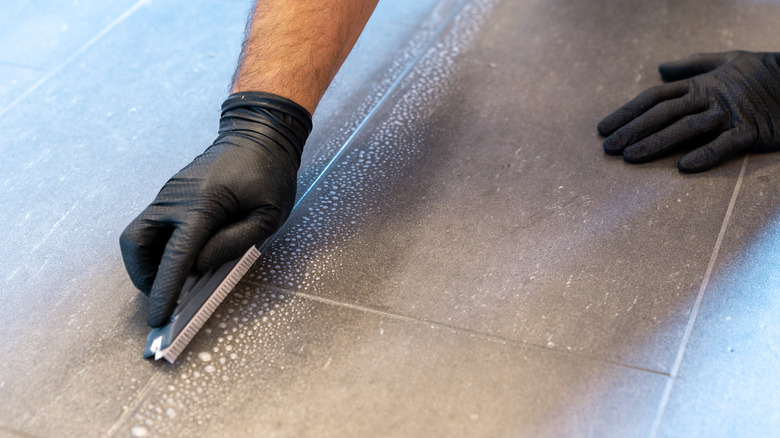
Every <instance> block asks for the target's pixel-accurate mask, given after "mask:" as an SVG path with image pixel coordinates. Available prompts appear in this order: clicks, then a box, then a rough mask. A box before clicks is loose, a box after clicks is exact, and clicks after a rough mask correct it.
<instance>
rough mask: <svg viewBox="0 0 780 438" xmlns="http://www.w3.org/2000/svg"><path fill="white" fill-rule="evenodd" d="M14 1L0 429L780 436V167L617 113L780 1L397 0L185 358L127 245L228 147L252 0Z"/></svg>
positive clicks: (4, 42) (6, 71)
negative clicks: (266, 241)
mask: <svg viewBox="0 0 780 438" xmlns="http://www.w3.org/2000/svg"><path fill="white" fill-rule="evenodd" d="M7 3H8V5H5V4H4V12H3V13H2V14H1V15H0V132H2V133H3V135H2V136H0V154H2V157H3V159H2V160H0V181H2V183H1V184H0V185H1V186H2V192H0V196H2V203H3V206H4V209H3V211H4V213H3V214H2V215H1V216H0V242H1V243H0V284H2V289H1V290H0V339H3V341H4V345H3V346H4V353H3V354H2V356H0V436H10V437H16V436H22V437H24V436H34V437H60V436H79V437H81V436H278V437H286V436H289V437H301V436H311V437H345V436H349V437H367V436H371V437H374V436H377V437H379V436H388V437H409V436H420V437H423V436H424V437H436V436H441V437H454V436H469V437H524V436H528V437H577V436H597V437H602V436H603V437H634V436H636V437H656V436H658V437H660V436H663V437H667V436H668V437H678V436H679V437H691V436H701V437H713V436H723V437H733V436H751V437H753V436H755V437H773V436H780V397H779V396H778V394H780V383H778V382H780V380H778V379H777V377H776V376H777V375H778V374H780V322H779V321H780V294H778V289H779V287H778V286H777V284H778V280H779V279H780V268H778V266H779V265H778V260H780V257H779V256H778V255H779V254H780V238H778V236H780V226H779V225H778V219H777V218H778V214H777V211H778V207H780V176H778V174H779V172H778V170H780V163H779V162H778V161H779V160H778V156H776V155H772V154H765V155H751V156H748V157H740V158H738V159H734V160H732V161H730V162H728V163H727V164H725V165H724V166H722V167H719V168H717V169H715V170H713V171H711V172H708V173H705V174H700V175H693V176H691V175H681V174H679V173H678V172H677V170H676V169H675V167H674V162H675V159H676V157H669V158H666V159H662V160H659V161H657V162H654V163H651V164H647V165H642V166H630V165H626V164H624V163H623V162H622V160H620V159H615V158H614V157H608V156H605V155H603V154H602V153H601V149H600V140H599V138H598V136H597V135H596V133H595V125H596V123H597V122H598V120H599V119H600V118H601V117H602V116H604V115H606V114H607V113H609V112H610V111H611V110H612V109H614V108H615V107H617V106H618V105H620V104H622V103H623V102H625V101H626V99H628V98H630V97H632V96H633V95H635V94H636V93H638V92H640V91H642V90H643V89H645V88H647V87H649V86H652V85H655V84H657V83H659V79H658V77H657V73H656V70H655V69H656V65H657V64H658V63H660V62H663V61H666V60H670V59H675V58H679V57H683V56H686V55H687V54H689V53H692V52H700V51H721V50H730V49H735V48H742V49H748V50H778V49H780V34H779V33H778V32H776V31H775V29H776V25H777V23H778V22H780V3H778V2H776V1H748V0H713V1H709V2H698V1H693V0H690V1H679V0H652V1H627V0H625V1H618V0H592V1H576V0H416V1H412V0H408V1H407V0H404V1H401V0H393V1H391V0H381V1H380V6H379V8H378V10H377V12H376V13H375V15H374V16H373V17H372V19H371V21H370V23H369V25H368V27H367V29H366V31H365V32H364V34H363V36H362V38H361V40H360V41H359V43H358V46H357V47H356V49H355V50H354V51H353V53H352V54H351V56H350V58H349V59H348V61H347V63H346V64H345V65H344V67H343V68H342V70H341V71H340V72H339V75H338V76H337V78H336V80H335V81H334V83H333V85H332V87H331V89H330V90H329V91H328V93H327V94H326V96H325V99H324V100H323V102H322V103H321V105H320V107H319V109H318V112H317V113H316V114H315V131H314V132H313V133H312V136H311V137H310V140H309V142H308V144H307V148H306V151H305V156H304V163H303V167H302V169H301V172H300V174H299V183H300V184H299V185H300V187H299V196H298V197H299V204H298V206H297V207H296V210H295V211H294V212H293V215H292V216H291V218H290V219H289V220H288V222H287V223H286V224H285V226H284V227H283V229H282V230H280V232H279V233H278V234H277V235H276V236H275V238H274V240H273V242H272V244H271V245H270V247H269V249H268V250H267V252H266V253H265V254H264V256H263V258H262V259H261V261H259V262H258V263H257V264H256V266H255V267H254V268H253V270H252V271H251V272H250V273H249V274H248V275H247V276H246V277H245V279H244V281H243V282H242V283H241V284H240V285H239V287H238V288H237V290H236V291H234V293H233V294H232V295H231V296H230V297H229V298H228V299H227V300H226V301H225V303H223V305H222V306H221V307H220V309H219V310H218V312H217V314H215V315H214V317H213V318H212V319H211V320H210V321H209V322H208V323H207V325H206V326H205V327H204V329H203V330H202V331H201V333H199V334H198V336H197V337H196V338H195V339H194V341H193V342H192V344H191V345H190V346H189V347H188V349H187V350H186V352H185V353H184V355H183V356H182V357H181V358H180V359H179V360H178V361H177V362H176V364H174V365H169V364H167V363H152V362H148V361H145V360H143V359H142V358H141V351H142V349H143V342H144V340H145V337H146V334H147V328H146V327H145V323H144V321H145V306H146V302H145V298H144V297H143V296H141V295H140V294H139V293H137V292H136V291H135V290H134V289H133V287H132V285H131V284H130V282H129V279H128V278H127V276H126V274H125V272H124V269H123V266H122V262H121V258H120V255H119V251H118V244H117V239H118V236H119V233H120V232H121V231H122V229H123V228H124V226H125V225H126V224H127V223H128V222H129V221H130V219H132V218H133V217H134V216H135V215H136V214H137V213H138V212H139V211H140V210H141V209H142V208H143V207H144V206H145V205H146V204H147V203H148V202H149V201H150V200H151V199H152V198H153V197H154V194H155V193H156V191H157V190H158V189H159V187H160V186H161V185H162V184H163V183H164V182H165V180H166V179H167V178H168V177H169V176H170V175H171V174H173V173H174V172H175V171H176V170H178V169H179V168H180V167H182V166H183V165H184V164H186V163H187V162H189V161H190V160H191V159H192V157H193V156H195V155H196V154H197V153H199V152H200V151H201V150H202V149H203V148H205V147H206V146H207V145H208V144H210V142H211V141H212V139H213V137H214V135H215V131H216V124H217V117H218V111H219V105H220V103H221V101H222V99H223V98H224V97H225V96H226V94H227V83H228V81H229V78H230V76H231V74H232V69H233V66H234V63H235V59H236V56H237V52H238V48H239V44H240V39H241V36H242V33H243V28H244V18H245V16H246V13H247V9H248V6H249V4H248V3H247V1H227V0H225V1H216V0H214V1H210V0H195V1H184V0H142V1H137V2H136V1H132V0H129V1H115V2H99V1H83V0H80V1H79V2H69V3H67V4H66V3H63V2H54V1H45V2H37V3H35V4H32V2H29V1H23V0H11V1H10V2H7Z"/></svg>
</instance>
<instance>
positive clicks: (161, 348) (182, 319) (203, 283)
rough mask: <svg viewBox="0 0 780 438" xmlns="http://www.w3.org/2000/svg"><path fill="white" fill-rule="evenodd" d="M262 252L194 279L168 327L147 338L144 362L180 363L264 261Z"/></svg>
mask: <svg viewBox="0 0 780 438" xmlns="http://www.w3.org/2000/svg"><path fill="white" fill-rule="evenodd" d="M260 253H261V250H260V249H259V248H257V247H256V246H254V245H253V246H252V247H251V248H249V251H247V252H246V253H245V254H244V255H243V257H241V258H240V259H238V260H233V261H232V262H228V263H225V264H224V265H222V266H220V267H219V268H217V269H215V270H213V271H211V272H208V273H206V274H204V275H190V276H189V278H187V281H186V282H185V283H184V287H183V288H182V292H181V295H180V297H179V302H178V304H177V305H176V309H174V311H173V315H171V319H170V320H169V321H168V324H166V325H164V326H162V327H158V328H154V329H152V331H151V333H149V336H148V337H147V338H146V349H145V350H144V358H145V359H148V358H151V357H154V360H159V359H160V358H164V359H165V360H167V361H168V362H170V363H173V361H175V360H176V358H177V357H179V354H181V352H182V351H184V348H185V347H186V346H187V344H189V343H190V341H191V340H192V338H193V337H194V336H195V334H196V333H197V332H198V330H200V329H201V327H203V324H205V323H206V320H208V319H209V317H210V316H211V314H212V313H214V311H215V310H217V306H219V304H220V303H221V302H222V300H224V299H225V297H227V295H228V294H229V293H230V292H231V291H232V290H233V288H234V287H235V286H236V284H238V282H239V280H241V278H242V277H243V276H244V274H246V273H247V271H249V268H251V267H252V265H253V264H254V263H255V261H256V260H257V259H258V258H259V257H260Z"/></svg>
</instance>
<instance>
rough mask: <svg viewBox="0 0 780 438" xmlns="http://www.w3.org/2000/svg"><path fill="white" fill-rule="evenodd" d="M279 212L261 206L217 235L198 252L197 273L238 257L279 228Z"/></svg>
mask: <svg viewBox="0 0 780 438" xmlns="http://www.w3.org/2000/svg"><path fill="white" fill-rule="evenodd" d="M279 216H280V213H279V212H276V211H273V210H271V211H269V210H267V209H258V210H255V211H253V212H252V213H250V214H249V215H247V217H245V218H243V219H242V220H240V221H238V222H235V223H233V224H230V225H229V226H227V227H225V228H222V229H221V230H219V231H218V232H217V233H216V234H214V235H213V236H212V237H211V238H210V239H209V240H208V242H206V245H205V246H204V247H203V250H202V251H201V252H200V254H199V255H198V261H197V265H196V266H197V269H198V272H208V271H210V270H212V269H216V268H218V267H219V266H220V265H222V264H223V263H226V262H229V261H231V260H235V259H237V258H239V257H241V256H242V255H244V253H245V252H246V250H247V249H248V248H249V247H250V246H251V245H255V244H260V243H262V242H264V241H265V240H266V239H267V238H268V237H270V236H271V235H272V234H273V233H275V232H276V230H277V229H278V228H279V225H280V223H279V222H280V221H279V220H278V218H279Z"/></svg>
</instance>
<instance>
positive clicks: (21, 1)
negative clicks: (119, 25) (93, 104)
mask: <svg viewBox="0 0 780 438" xmlns="http://www.w3.org/2000/svg"><path fill="white" fill-rule="evenodd" d="M138 2H139V0H120V1H110V2H106V1H100V0H79V1H72V2H62V1H57V0H46V1H31V0H7V1H4V2H3V12H2V14H0V62H9V63H14V64H19V65H25V66H28V67H34V68H37V69H40V70H47V71H48V70H52V69H54V68H56V67H58V66H59V65H60V64H62V63H63V62H64V61H65V60H67V59H68V58H69V57H70V56H71V55H72V54H74V53H75V52H76V51H78V50H79V49H81V48H82V47H83V46H84V45H85V44H88V43H89V42H90V40H92V39H93V38H94V37H96V36H97V35H98V34H100V32H101V31H102V30H103V29H105V28H106V27H108V26H110V25H111V24H112V23H114V22H115V21H116V20H117V19H120V17H122V15H123V14H124V13H125V12H127V11H129V10H130V9H131V8H133V6H134V5H136V3H138Z"/></svg>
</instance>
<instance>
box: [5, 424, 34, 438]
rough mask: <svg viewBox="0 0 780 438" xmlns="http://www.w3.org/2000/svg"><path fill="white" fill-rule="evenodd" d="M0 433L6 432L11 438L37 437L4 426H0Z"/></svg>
mask: <svg viewBox="0 0 780 438" xmlns="http://www.w3.org/2000/svg"><path fill="white" fill-rule="evenodd" d="M0 432H7V433H10V434H11V435H13V436H17V437H20V438H37V435H30V434H28V433H25V432H22V431H20V430H16V429H14V428H11V427H6V426H0Z"/></svg>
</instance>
